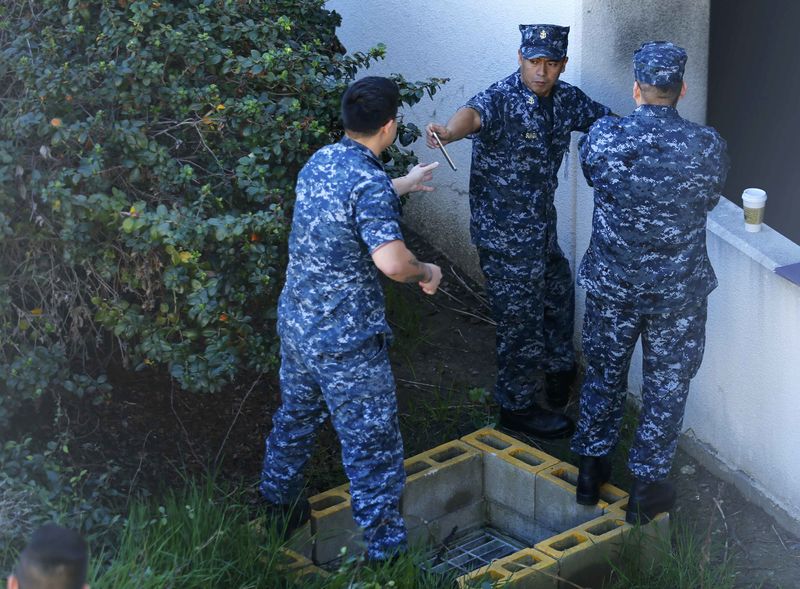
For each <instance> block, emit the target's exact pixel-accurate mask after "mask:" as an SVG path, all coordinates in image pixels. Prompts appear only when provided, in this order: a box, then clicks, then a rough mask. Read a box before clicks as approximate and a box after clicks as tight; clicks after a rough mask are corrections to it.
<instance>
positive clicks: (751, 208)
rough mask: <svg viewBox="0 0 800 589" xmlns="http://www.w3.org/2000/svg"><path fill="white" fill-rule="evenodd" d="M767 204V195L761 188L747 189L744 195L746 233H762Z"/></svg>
mask: <svg viewBox="0 0 800 589" xmlns="http://www.w3.org/2000/svg"><path fill="white" fill-rule="evenodd" d="M766 203H767V193H766V192H764V191H763V190H761V189H760V188H746V189H745V191H744V192H743V193H742V204H743V205H744V206H743V208H744V228H745V230H746V231H749V232H751V233H756V232H758V231H761V223H763V222H764V205H765V204H766Z"/></svg>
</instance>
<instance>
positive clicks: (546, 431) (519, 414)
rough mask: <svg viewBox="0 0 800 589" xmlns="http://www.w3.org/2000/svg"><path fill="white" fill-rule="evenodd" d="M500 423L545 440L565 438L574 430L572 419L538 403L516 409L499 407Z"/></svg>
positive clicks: (507, 427)
mask: <svg viewBox="0 0 800 589" xmlns="http://www.w3.org/2000/svg"><path fill="white" fill-rule="evenodd" d="M500 425H501V426H503V427H504V428H506V429H510V430H514V431H517V432H522V433H524V434H529V435H531V436H534V437H536V438H543V439H546V440H552V439H556V438H567V437H569V436H571V435H572V432H573V431H575V424H574V423H573V422H572V419H570V418H569V417H567V416H566V415H563V414H561V413H556V412H555V411H550V410H549V409H544V408H542V407H539V406H538V405H532V406H531V407H528V408H527V409H520V410H518V411H512V410H510V409H504V408H502V407H501V408H500Z"/></svg>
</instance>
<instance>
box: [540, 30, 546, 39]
mask: <svg viewBox="0 0 800 589" xmlns="http://www.w3.org/2000/svg"><path fill="white" fill-rule="evenodd" d="M539 38H540V39H546V38H547V31H539Z"/></svg>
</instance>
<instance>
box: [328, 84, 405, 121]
mask: <svg viewBox="0 0 800 589" xmlns="http://www.w3.org/2000/svg"><path fill="white" fill-rule="evenodd" d="M399 104H400V89H399V88H398V87H397V84H396V83H395V82H394V80H390V79H389V78H382V77H380V76H367V77H366V78H361V79H360V80H358V81H356V82H353V83H352V84H350V86H348V88H347V90H345V92H344V95H343V96H342V123H343V124H344V128H345V130H346V131H351V132H354V133H358V134H361V135H374V134H375V133H377V132H378V129H380V128H381V127H383V126H384V125H385V124H386V123H388V122H389V121H390V120H391V119H393V118H394V117H396V116H397V107H398V106H399Z"/></svg>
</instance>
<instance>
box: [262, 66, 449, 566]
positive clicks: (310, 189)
mask: <svg viewBox="0 0 800 589" xmlns="http://www.w3.org/2000/svg"><path fill="white" fill-rule="evenodd" d="M399 98H400V96H399V90H398V87H397V85H396V84H395V83H394V82H393V81H391V80H389V79H387V78H380V77H367V78H363V79H361V80H359V81H357V82H355V83H353V84H352V85H351V86H350V87H349V88H348V89H347V91H346V92H345V94H344V96H343V98H342V119H343V122H344V127H345V131H346V136H345V137H344V138H343V139H342V140H341V141H340V142H339V143H336V144H333V145H328V146H326V147H323V148H322V149H320V150H319V151H317V152H316V153H315V154H314V155H313V156H312V157H311V159H310V160H309V161H308V163H307V164H306V165H305V166H304V167H303V169H302V170H301V172H300V175H299V177H298V180H297V187H296V195H297V201H296V204H295V209H294V217H293V220H292V231H291V234H290V237H289V265H288V269H287V272H286V285H285V287H284V288H283V291H282V292H281V297H280V302H279V307H278V333H279V335H280V338H281V367H280V386H281V400H282V404H281V406H280V408H279V409H278V411H277V412H276V413H275V415H274V416H273V427H272V431H271V433H270V434H269V437H268V438H267V440H266V454H265V457H264V465H263V471H262V475H261V483H260V486H259V489H260V491H261V495H262V496H263V498H264V500H265V502H266V503H267V505H268V507H269V508H270V509H271V510H272V511H273V512H275V513H276V514H280V513H281V512H283V513H289V512H290V510H292V508H293V509H294V511H293V512H292V516H289V522H290V524H289V525H291V526H296V525H298V524H299V523H301V522H302V520H303V519H305V518H306V517H307V513H308V504H307V501H303V500H302V499H301V495H302V491H303V476H302V471H303V468H304V466H305V465H306V463H307V462H308V460H309V457H310V456H311V452H312V450H313V446H314V439H315V435H316V430H317V428H318V427H319V426H320V424H321V423H322V422H323V420H324V419H325V418H326V417H327V415H328V414H330V417H331V421H332V424H333V427H334V429H335V430H336V433H337V434H338V436H339V439H340V441H341V446H342V462H343V464H344V469H345V473H346V474H347V477H348V478H349V480H350V495H351V497H352V508H353V517H354V519H355V521H356V523H358V525H359V526H360V527H361V528H362V529H363V530H364V537H365V540H366V543H367V557H368V558H369V559H370V560H383V559H386V558H388V557H390V556H391V555H392V554H393V553H395V552H396V551H398V550H401V549H402V548H403V547H404V546H405V544H406V529H405V526H404V524H403V520H402V518H401V516H400V512H399V502H400V495H401V492H402V489H403V485H404V482H405V472H404V470H403V444H402V440H401V436H400V430H399V428H398V422H397V400H396V396H395V384H394V379H393V377H392V371H391V367H390V364H389V357H388V353H387V345H388V342H389V339H390V337H391V331H390V329H389V326H388V324H387V322H386V317H385V313H384V296H383V291H382V288H381V285H380V282H379V274H378V272H379V271H381V272H383V273H384V274H386V275H387V276H389V277H390V278H392V279H394V280H397V281H401V282H417V283H419V285H420V287H421V288H422V290H423V291H424V292H426V293H427V294H434V293H435V292H436V289H437V287H438V284H439V281H440V280H441V270H440V269H439V267H438V266H436V265H434V264H427V263H423V262H419V261H417V259H416V258H415V257H414V255H413V254H412V253H411V252H410V251H409V250H408V249H407V248H406V247H405V244H404V241H403V234H402V232H401V230H400V225H399V219H400V200H399V197H398V195H399V194H403V193H406V192H410V191H412V190H426V191H427V190H432V188H431V187H429V186H426V185H424V184H423V182H426V181H428V180H429V179H430V177H431V174H432V172H431V170H432V169H433V168H434V167H436V165H438V164H436V163H434V164H431V165H428V166H422V165H418V166H415V167H414V168H413V169H412V170H411V172H409V174H408V175H407V176H403V177H401V178H397V179H395V180H394V181H392V180H391V179H390V178H389V177H388V176H387V175H386V172H385V171H384V169H383V165H382V164H381V160H380V159H379V155H380V153H381V152H382V151H383V150H384V149H385V148H386V147H388V146H389V145H391V144H392V143H393V142H394V139H395V136H396V133H397V121H396V115H397V107H398V104H399ZM298 513H299V514H301V515H296V514H298Z"/></svg>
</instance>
